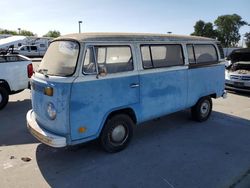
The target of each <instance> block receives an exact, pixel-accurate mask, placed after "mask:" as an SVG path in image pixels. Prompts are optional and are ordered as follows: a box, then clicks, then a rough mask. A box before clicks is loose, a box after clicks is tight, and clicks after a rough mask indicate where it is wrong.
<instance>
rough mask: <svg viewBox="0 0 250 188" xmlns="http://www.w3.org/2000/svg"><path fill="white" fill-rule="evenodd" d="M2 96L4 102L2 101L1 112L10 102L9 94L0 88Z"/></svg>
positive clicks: (0, 104)
mask: <svg viewBox="0 0 250 188" xmlns="http://www.w3.org/2000/svg"><path fill="white" fill-rule="evenodd" d="M0 95H1V97H2V101H0V110H1V109H3V108H4V107H5V106H6V105H7V103H8V101H9V94H8V91H7V90H6V89H5V88H4V87H0Z"/></svg>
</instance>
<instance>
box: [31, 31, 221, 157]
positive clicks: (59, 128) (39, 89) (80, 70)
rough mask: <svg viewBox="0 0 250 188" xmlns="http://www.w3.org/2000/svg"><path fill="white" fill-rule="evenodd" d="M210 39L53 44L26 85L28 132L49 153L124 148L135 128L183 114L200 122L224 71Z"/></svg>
mask: <svg viewBox="0 0 250 188" xmlns="http://www.w3.org/2000/svg"><path fill="white" fill-rule="evenodd" d="M222 57H223V55H222V50H221V48H220V47H219V45H218V42H217V41H216V40H213V39H209V38H202V37H191V36H176V35H160V34H123V33H83V34H71V35H66V36H63V37H59V38H57V39H55V40H54V41H53V42H52V43H51V44H50V46H49V48H48V50H47V52H46V54H45V56H44V58H43V60H42V62H41V64H40V66H39V69H38V70H37V72H35V73H34V75H33V77H32V80H31V87H32V110H30V111H29V112H28V113H27V126H28V129H29V131H30V132H31V133H32V134H33V135H34V136H35V137H36V138H37V139H38V140H40V141H41V142H43V143H45V144H47V145H50V146H52V147H65V146H69V145H75V144H79V143H83V142H87V141H90V140H94V139H97V138H99V140H100V143H101V145H102V146H103V148H104V149H105V150H106V151H108V152H117V151H120V150H122V149H124V148H125V147H126V146H127V145H128V143H129V142H130V140H131V138H132V135H133V128H134V126H135V125H138V124H141V123H142V122H145V121H148V120H151V119H154V118H157V117H160V116H163V115H166V114H170V113H173V112H176V111H179V110H183V109H186V108H190V109H191V114H192V117H193V118H194V119H195V120H197V121H205V120H207V119H208V117H209V116H210V114H211V111H212V100H211V98H218V97H221V96H225V92H224V84H225V81H224V80H225V79H224V78H225V65H224V63H223V62H222V61H223V58H222Z"/></svg>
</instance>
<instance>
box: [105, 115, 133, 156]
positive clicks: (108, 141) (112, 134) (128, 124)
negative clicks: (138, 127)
mask: <svg viewBox="0 0 250 188" xmlns="http://www.w3.org/2000/svg"><path fill="white" fill-rule="evenodd" d="M133 126H134V122H133V121H132V119H131V118H130V117H129V116H128V115H126V114H118V115H115V116H113V117H111V118H110V119H109V120H107V122H106V124H105V125H104V128H103V130H102V132H101V135H100V143H101V146H102V147H103V149H104V150H105V151H107V152H109V153H114V152H119V151H121V150H123V149H124V148H126V146H127V145H128V144H129V142H130V140H131V138H132V137H133Z"/></svg>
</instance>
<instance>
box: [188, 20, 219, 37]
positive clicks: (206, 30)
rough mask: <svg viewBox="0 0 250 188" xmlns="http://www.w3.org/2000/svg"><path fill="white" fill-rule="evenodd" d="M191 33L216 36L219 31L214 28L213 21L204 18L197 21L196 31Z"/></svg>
mask: <svg viewBox="0 0 250 188" xmlns="http://www.w3.org/2000/svg"><path fill="white" fill-rule="evenodd" d="M191 35H195V36H202V37H209V38H216V37H217V32H216V31H215V30H214V28H213V24H212V23H211V22H208V23H205V22H204V21H203V20H199V21H197V22H196V24H195V26H194V32H193V33H192V34H191Z"/></svg>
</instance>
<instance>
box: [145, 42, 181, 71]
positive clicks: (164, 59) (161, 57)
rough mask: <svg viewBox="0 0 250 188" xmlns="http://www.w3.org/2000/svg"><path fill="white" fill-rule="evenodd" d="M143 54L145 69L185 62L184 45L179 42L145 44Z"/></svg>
mask: <svg viewBox="0 0 250 188" xmlns="http://www.w3.org/2000/svg"><path fill="white" fill-rule="evenodd" d="M141 54H142V61H143V67H144V69H147V68H161V67H169V66H178V65H183V64H184V60H183V53H182V47H181V45H179V44H166V45H143V46H141Z"/></svg>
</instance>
